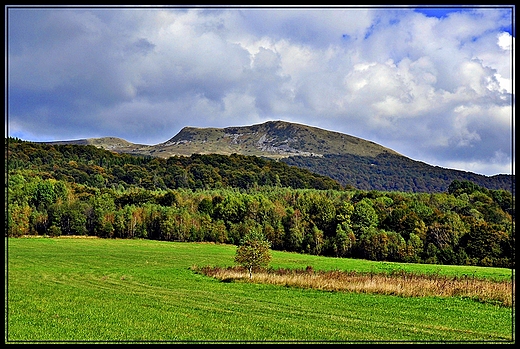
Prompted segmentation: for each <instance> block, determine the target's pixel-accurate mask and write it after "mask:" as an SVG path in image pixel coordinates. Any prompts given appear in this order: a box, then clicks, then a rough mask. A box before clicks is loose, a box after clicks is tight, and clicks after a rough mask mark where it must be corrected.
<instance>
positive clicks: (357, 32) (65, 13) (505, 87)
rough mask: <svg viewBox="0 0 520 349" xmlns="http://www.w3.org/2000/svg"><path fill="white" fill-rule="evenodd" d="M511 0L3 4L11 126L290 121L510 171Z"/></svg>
mask: <svg viewBox="0 0 520 349" xmlns="http://www.w3.org/2000/svg"><path fill="white" fill-rule="evenodd" d="M4 6H6V5H4ZM514 13H515V8H514V5H508V6H496V7H494V6H486V7H475V6H473V7H471V6H464V7H449V8H446V7H445V8H441V7H432V6H430V7H402V6H387V7H377V6H364V7H362V6H350V7H349V6H343V7H330V6H329V7H317V6H308V7H303V6H299V7H296V6H295V7H245V6H242V7H238V6H237V7H130V6H129V7H80V6H76V7H57V6H54V7H34V6H32V7H23V6H6V7H5V14H6V37H5V42H6V50H5V55H6V65H5V67H6V68H5V69H6V75H5V76H6V78H5V86H6V108H5V127H6V128H5V129H6V137H7V136H10V137H17V138H20V139H23V140H28V141H36V142H42V141H56V140H72V139H83V138H97V137H119V138H123V139H125V140H127V141H129V142H133V143H139V144H150V145H153V144H159V143H162V142H166V141H167V140H169V139H170V138H172V137H173V136H175V135H176V134H177V133H178V132H179V131H180V130H181V129H182V128H183V127H185V126H194V127H229V126H247V125H254V124H259V123H263V122H266V121H270V120H284V121H288V122H295V123H299V124H305V125H309V126H314V127H319V128H322V129H326V130H330V131H336V132H341V133H345V134H348V135H352V136H356V137H360V138H363V139H366V140H370V141H373V142H375V143H378V144H380V145H383V146H385V147H388V148H391V149H393V150H395V151H397V152H399V153H401V154H402V155H405V156H407V157H409V158H412V159H414V160H418V161H423V162H426V163H428V164H430V165H435V166H440V167H445V168H451V169H457V170H464V171H469V172H475V173H479V174H484V175H488V176H490V175H495V174H514V153H513V150H514V134H515V130H514V96H513V93H514V84H513V79H514V76H513V71H514V69H513V68H514V67H513V62H514V43H515V36H516V30H515V27H516V25H515V18H514Z"/></svg>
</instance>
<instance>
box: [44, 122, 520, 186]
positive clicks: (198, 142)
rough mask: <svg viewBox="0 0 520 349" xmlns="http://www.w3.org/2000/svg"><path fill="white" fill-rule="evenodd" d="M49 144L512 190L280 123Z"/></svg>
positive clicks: (382, 182) (363, 180)
mask: <svg viewBox="0 0 520 349" xmlns="http://www.w3.org/2000/svg"><path fill="white" fill-rule="evenodd" d="M48 143H51V144H90V145H95V146H96V147H99V148H103V149H106V150H110V151H113V152H119V153H129V154H134V155H147V156H154V157H160V158H169V157H171V156H190V155H192V154H221V155H231V154H241V155H254V156H259V157H265V158H271V159H277V160H280V161H283V162H285V163H287V164H289V165H293V166H297V167H300V168H304V169H307V170H309V171H311V172H313V173H317V174H321V175H325V176H328V177H330V178H333V179H335V180H337V181H338V182H339V183H341V185H343V186H353V187H356V188H358V189H365V190H396V191H412V192H439V191H445V190H446V189H447V188H448V186H449V185H450V183H451V181H453V180H454V179H458V180H471V181H474V182H476V183H477V184H479V185H481V186H484V187H486V188H488V189H505V190H508V191H512V192H513V193H514V176H510V175H500V176H493V177H488V176H482V175H478V174H475V173H471V172H464V171H457V170H452V169H446V168H441V167H437V166H431V165H428V164H425V163H423V162H420V161H415V160H412V159H410V158H407V157H405V156H403V155H401V154H399V153H397V152H396V151H394V150H392V149H389V148H386V147H384V146H382V145H379V144H376V143H374V142H371V141H368V140H364V139H361V138H358V137H353V136H350V135H346V134H343V133H339V132H333V131H328V130H324V129H320V128H317V127H311V126H307V125H302V124H297V123H290V122H284V121H268V122H265V123H262V124H257V125H251V126H240V127H225V128H196V127H185V128H183V129H182V130H181V131H180V132H179V133H178V134H176V135H175V136H174V137H172V138H171V139H169V140H168V141H166V142H163V143H160V144H157V145H142V144H133V143H130V142H127V141H125V140H123V139H120V138H114V137H105V138H90V139H84V140H77V141H62V142H48Z"/></svg>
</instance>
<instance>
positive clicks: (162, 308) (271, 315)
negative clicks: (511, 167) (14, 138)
mask: <svg viewBox="0 0 520 349" xmlns="http://www.w3.org/2000/svg"><path fill="white" fill-rule="evenodd" d="M5 242H6V246H7V247H6V257H7V258H6V263H5V265H6V281H7V283H6V285H7V288H6V334H5V341H6V343H15V342H40V341H51V342H62V341H74V342H84V341H85V342H133V341H137V342H155V341H164V342H183V343H184V342H192V341H193V342H204V343H210V342H212V341H219V342H291V343H293V342H338V341H339V342H359V341H361V342H374V341H377V342H379V341H381V342H403V341H405V342H486V343H487V342H489V343H496V342H498V343H513V342H514V337H513V333H514V311H513V309H511V308H507V307H500V306H497V305H492V304H485V303H479V302H476V301H474V300H471V299H459V298H438V297H427V298H404V297H397V296H382V295H371V294H355V293H346V292H324V291H317V290H306V289H297V288H290V287H282V286H273V285H262V284H254V283H225V282H219V281H217V280H215V279H212V278H209V277H206V276H204V275H200V274H196V273H194V272H193V271H192V270H190V267H191V266H194V265H197V266H205V265H212V266H231V265H233V257H234V255H235V251H236V247H235V246H231V245H215V244H207V243H175V242H161V241H150V240H107V239H95V238H92V239H86V238H81V239H79V238H78V239H67V238H54V239H51V238H27V239H25V238H19V239H6V240H5ZM308 265H310V266H312V267H313V268H314V269H316V270H318V269H321V270H332V269H340V270H358V271H374V272H378V271H382V270H385V271H388V270H393V269H402V270H407V271H417V272H421V273H438V274H446V275H462V274H466V275H474V276H478V277H489V278H494V279H511V270H508V269H500V268H480V267H462V266H438V265H414V264H397V263H382V262H371V261H364V260H354V259H340V258H327V257H318V256H310V255H300V254H296V253H285V252H279V251H273V259H272V263H271V266H272V267H274V268H278V267H283V268H305V267H306V266H308Z"/></svg>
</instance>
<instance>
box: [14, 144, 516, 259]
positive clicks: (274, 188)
mask: <svg viewBox="0 0 520 349" xmlns="http://www.w3.org/2000/svg"><path fill="white" fill-rule="evenodd" d="M13 144H16V145H17V146H14V147H13V146H12V144H9V147H8V148H7V149H8V152H6V156H7V158H6V160H7V165H8V169H9V170H8V172H6V174H7V176H6V194H7V195H6V199H5V200H6V216H5V217H6V218H5V232H6V236H10V237H19V236H23V235H27V234H29V235H47V236H60V235H91V236H100V237H104V238H146V239H156V240H167V241H209V242H216V243H229V244H238V243H239V242H240V241H241V240H242V239H243V238H244V236H246V234H249V233H251V232H256V233H259V234H262V235H263V236H265V237H266V238H267V240H268V241H269V243H270V245H271V247H272V248H273V249H275V250H285V251H294V252H298V253H309V254H315V255H326V256H336V257H352V258H365V259H370V260H380V261H403V262H412V263H413V262H415V263H419V262H420V263H435V264H464V265H482V266H498V267H514V266H515V258H514V254H515V235H514V231H515V222H514V217H515V212H514V210H515V209H514V196H513V195H512V193H511V192H508V191H506V190H502V189H497V190H493V189H487V188H484V187H482V186H480V185H478V184H476V183H474V182H471V181H459V180H454V181H452V183H451V184H450V185H449V187H448V188H447V190H446V191H445V192H439V193H412V192H401V191H375V190H370V191H367V190H359V189H354V188H349V189H343V188H340V187H336V186H333V185H331V187H329V188H327V187H326V186H325V188H323V187H322V186H324V183H330V182H327V181H323V182H322V181H320V179H321V177H312V176H309V175H308V173H307V172H299V171H300V170H298V171H296V172H291V169H289V168H288V166H287V165H284V164H282V165H279V163H275V162H273V161H268V160H265V159H260V158H255V157H243V156H234V155H233V156H229V157H226V156H201V155H198V156H192V157H174V158H170V159H168V160H161V159H157V158H142V157H133V156H129V155H121V154H112V153H110V152H107V151H105V150H101V149H98V148H95V147H92V146H78V145H75V146H70V145H66V146H48V145H45V146H44V145H39V144H31V143H27V142H19V141H15V142H13ZM18 147H20V148H18ZM237 165H238V167H237ZM276 166H280V169H282V170H283V171H278V172H277V171H276V168H277V167H276ZM73 170H77V171H76V172H74V171H73ZM6 171H7V170H6ZM262 171H263V174H262ZM234 172H237V173H234ZM273 173H275V174H276V175H277V176H276V175H275V176H272V177H269V176H268V175H267V174H273ZM291 173H292V174H291ZM168 174H170V175H171V177H170V179H168V178H165V177H166V176H167V175H168ZM226 174H227V175H226ZM295 174H298V175H295ZM163 176H164V177H163ZM255 178H256V179H257V180H259V179H261V178H270V180H271V182H269V183H266V182H261V181H258V182H254V179H255ZM170 181H171V182H170ZM249 181H253V182H249ZM208 182H209V184H208ZM167 183H175V185H172V187H168V185H167ZM179 183H184V184H188V185H180V184H179ZM190 183H191V185H189V184H190ZM248 183H249V184H248ZM251 183H254V185H251ZM301 183H307V185H309V187H306V188H298V185H299V184H301ZM332 183H335V182H332ZM163 184H164V185H163ZM291 184H293V185H294V186H292V185H291ZM311 185H315V187H312V186H311Z"/></svg>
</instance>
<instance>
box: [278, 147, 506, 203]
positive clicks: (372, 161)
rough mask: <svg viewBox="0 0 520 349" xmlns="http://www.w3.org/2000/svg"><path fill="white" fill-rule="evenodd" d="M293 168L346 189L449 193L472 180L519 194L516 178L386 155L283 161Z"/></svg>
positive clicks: (290, 159)
mask: <svg viewBox="0 0 520 349" xmlns="http://www.w3.org/2000/svg"><path fill="white" fill-rule="evenodd" d="M282 161H283V162H285V163H287V164H288V165H291V166H298V167H300V168H305V169H308V170H310V171H312V172H315V173H319V174H322V175H328V176H330V177H331V178H333V179H335V180H337V181H338V182H339V183H340V184H341V185H342V186H344V187H348V186H350V187H354V188H358V189H363V190H382V191H406V192H425V193H438V192H445V191H446V190H447V189H448V187H449V185H450V184H451V182H452V181H454V180H459V181H471V182H475V183H476V184H478V185H480V186H482V187H484V188H488V189H504V190H507V191H509V192H512V193H513V194H514V193H515V176H514V175H496V176H491V177H488V176H483V175H479V174H476V173H472V172H466V171H459V170H452V169H447V168H442V167H438V166H431V165H428V164H426V163H424V162H420V161H415V160H412V159H409V158H406V157H403V156H399V155H396V154H390V153H382V154H379V155H378V156H376V157H369V156H358V155H348V154H345V155H325V156H323V157H309V156H291V157H289V158H286V159H283V160H282Z"/></svg>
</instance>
